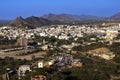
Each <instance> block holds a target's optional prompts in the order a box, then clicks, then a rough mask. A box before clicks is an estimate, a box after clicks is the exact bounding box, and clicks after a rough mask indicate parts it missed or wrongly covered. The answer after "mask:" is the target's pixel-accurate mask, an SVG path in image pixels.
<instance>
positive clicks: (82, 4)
mask: <svg viewBox="0 0 120 80" xmlns="http://www.w3.org/2000/svg"><path fill="white" fill-rule="evenodd" d="M117 12H120V0H0V19H14V18H16V17H17V16H22V17H28V16H41V15H44V14H48V13H56V14H60V13H68V14H77V15H81V14H87V15H95V16H111V15H113V14H115V13H117Z"/></svg>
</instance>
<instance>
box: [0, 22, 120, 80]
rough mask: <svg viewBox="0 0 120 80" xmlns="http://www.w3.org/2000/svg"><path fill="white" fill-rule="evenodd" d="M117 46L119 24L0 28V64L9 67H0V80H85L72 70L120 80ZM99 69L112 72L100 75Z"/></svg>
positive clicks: (119, 33)
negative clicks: (90, 72) (85, 71)
mask: <svg viewBox="0 0 120 80" xmlns="http://www.w3.org/2000/svg"><path fill="white" fill-rule="evenodd" d="M119 43H120V23H116V24H108V23H101V24H99V25H98V24H93V25H91V24H84V25H50V26H43V27H39V28H34V29H29V28H28V27H27V26H26V27H25V28H17V27H11V26H1V27H0V45H2V46H0V59H1V60H0V61H1V62H2V65H5V64H7V63H8V62H9V63H11V65H10V64H9V65H6V67H3V66H0V67H1V69H4V70H1V69H0V71H1V73H2V74H1V75H0V80H17V79H19V80H29V79H31V80H61V78H63V80H64V79H65V78H68V79H69V80H81V79H82V80H88V79H86V78H85V77H82V76H85V74H83V75H81V76H80V77H78V75H77V74H74V73H75V72H76V71H79V72H78V74H80V73H81V74H82V71H83V70H88V69H86V67H90V71H92V72H94V74H93V75H91V74H89V71H88V75H90V76H93V77H94V76H95V75H96V74H101V75H99V76H98V77H96V78H94V79H102V80H109V79H111V80H113V79H120V76H118V75H119V74H120V64H119V60H118V59H119V57H120V55H119V54H118V53H119V48H120V45H119ZM117 44H118V45H117ZM116 47H117V48H116ZM117 49H118V50H117ZM5 60H7V61H8V62H5ZM14 61H16V62H14ZM15 63H17V65H16V64H15ZM104 65H107V67H104ZM110 65H112V66H110ZM101 68H103V69H106V70H107V69H113V70H112V71H110V70H108V71H107V72H106V70H105V73H104V71H103V70H101ZM71 72H72V73H71ZM83 72H84V71H83ZM115 72H116V73H115ZM113 73H115V75H113ZM66 75H68V77H65V76H66ZM104 75H107V76H104ZM74 76H75V77H74ZM102 77H103V78H102ZM70 78H71V79H70ZM75 78H76V79H75ZM77 78H78V79H77ZM83 78H85V79H83ZM68 79H66V80H68ZM89 80H93V79H92V77H91V79H89Z"/></svg>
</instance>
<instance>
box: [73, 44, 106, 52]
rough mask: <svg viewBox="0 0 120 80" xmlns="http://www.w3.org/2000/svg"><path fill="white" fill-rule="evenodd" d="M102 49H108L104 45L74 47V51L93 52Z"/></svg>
mask: <svg viewBox="0 0 120 80" xmlns="http://www.w3.org/2000/svg"><path fill="white" fill-rule="evenodd" d="M101 47H106V45H105V44H103V43H93V44H91V45H87V46H81V45H79V46H75V47H73V49H72V50H73V51H83V52H84V51H88V50H92V49H96V48H101Z"/></svg>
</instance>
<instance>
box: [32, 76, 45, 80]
mask: <svg viewBox="0 0 120 80" xmlns="http://www.w3.org/2000/svg"><path fill="white" fill-rule="evenodd" d="M31 80H47V79H46V76H44V75H38V76H33V77H31Z"/></svg>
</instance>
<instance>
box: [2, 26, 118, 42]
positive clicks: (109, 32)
mask: <svg viewBox="0 0 120 80" xmlns="http://www.w3.org/2000/svg"><path fill="white" fill-rule="evenodd" d="M119 30H120V25H115V26H110V27H101V28H99V27H88V25H82V26H78V25H76V26H73V25H72V26H69V25H57V27H55V26H53V25H51V26H49V27H40V28H35V29H20V28H13V27H8V26H4V27H1V28H0V36H3V37H4V38H8V39H16V38H18V37H20V36H23V35H24V34H25V36H26V38H35V36H36V35H37V36H44V37H46V36H48V37H51V36H54V37H56V38H58V39H65V40H69V39H70V38H74V39H75V40H76V39H77V38H78V37H84V36H90V35H94V36H97V37H100V38H105V39H107V40H111V39H113V38H114V37H116V36H117V34H118V31H119Z"/></svg>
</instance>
